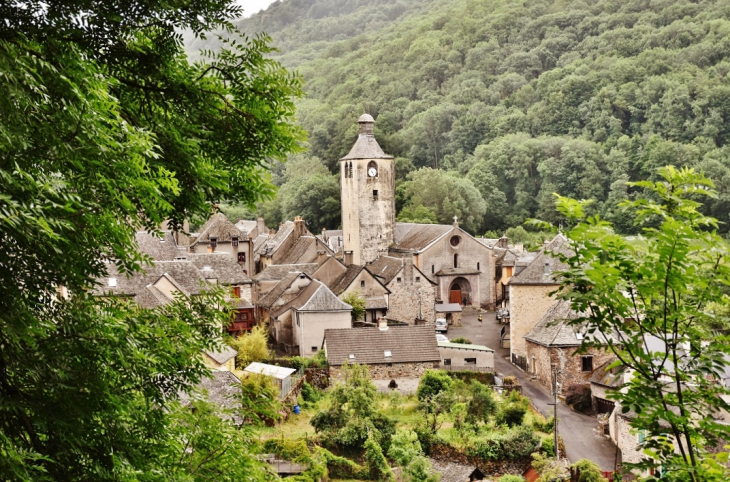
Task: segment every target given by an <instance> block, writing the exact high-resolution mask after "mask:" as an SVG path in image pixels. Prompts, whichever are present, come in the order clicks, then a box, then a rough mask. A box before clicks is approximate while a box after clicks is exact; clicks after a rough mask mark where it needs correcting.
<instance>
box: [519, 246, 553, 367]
mask: <svg viewBox="0 0 730 482" xmlns="http://www.w3.org/2000/svg"><path fill="white" fill-rule="evenodd" d="M566 245H567V239H566V238H565V237H564V236H563V235H562V234H558V235H557V236H556V237H555V238H554V239H553V240H552V241H551V242H550V243H549V244H548V245H547V246H545V248H544V249H543V250H542V251H541V252H540V253H539V254H537V255H536V256H535V258H534V259H533V260H532V261H531V262H530V264H528V265H527V267H525V268H524V269H522V270H521V271H519V272H518V273H516V274H514V275H513V276H512V277H511V279H510V280H509V298H510V324H509V331H510V334H509V340H510V354H511V356H512V363H516V364H518V365H520V366H522V368H523V370H527V368H526V366H527V361H526V360H527V359H526V356H527V352H526V346H525V339H524V336H525V335H526V334H527V333H529V332H530V330H532V329H533V328H534V327H535V325H537V323H538V322H539V321H540V319H541V318H542V317H543V316H544V315H545V313H546V312H547V310H548V309H549V308H550V307H551V306H552V305H553V304H554V303H555V298H554V296H552V295H550V293H551V292H553V291H555V290H556V289H557V288H558V286H560V281H559V280H558V279H557V278H556V276H555V272H557V271H559V270H563V269H565V268H566V266H565V265H564V264H563V263H561V262H560V259H559V258H558V257H557V256H555V255H554V253H557V252H560V251H561V250H564V249H565V247H566Z"/></svg>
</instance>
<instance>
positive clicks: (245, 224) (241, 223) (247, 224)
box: [236, 219, 258, 235]
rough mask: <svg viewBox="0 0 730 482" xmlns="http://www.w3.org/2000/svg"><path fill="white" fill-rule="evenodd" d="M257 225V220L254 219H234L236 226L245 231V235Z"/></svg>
mask: <svg viewBox="0 0 730 482" xmlns="http://www.w3.org/2000/svg"><path fill="white" fill-rule="evenodd" d="M257 226H258V222H257V221H255V220H254V221H250V220H248V219H239V220H238V221H236V227H237V228H238V230H239V231H241V232H242V233H245V234H246V235H249V234H251V232H252V231H253V230H254V229H256V227H257Z"/></svg>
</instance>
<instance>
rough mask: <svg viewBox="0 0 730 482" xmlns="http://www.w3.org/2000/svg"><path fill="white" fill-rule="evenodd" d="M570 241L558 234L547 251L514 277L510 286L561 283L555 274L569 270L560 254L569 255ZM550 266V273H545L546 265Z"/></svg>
mask: <svg viewBox="0 0 730 482" xmlns="http://www.w3.org/2000/svg"><path fill="white" fill-rule="evenodd" d="M570 252H571V251H570V249H569V247H568V240H567V239H566V238H565V237H564V236H563V235H562V234H558V235H557V236H556V237H555V239H553V240H552V241H551V242H550V244H548V245H547V246H546V247H545V249H544V250H543V251H542V252H541V253H540V254H538V255H537V256H535V259H534V260H532V262H531V263H530V264H528V265H527V267H525V269H523V270H522V271H520V272H519V273H517V274H516V275H514V276H512V278H510V280H509V284H514V285H558V284H560V281H558V279H557V278H556V276H555V273H556V272H558V271H562V270H565V269H567V267H568V266H567V265H566V264H564V263H562V262H561V261H560V258H559V257H558V256H557V255H558V254H569V253H570ZM546 264H547V265H548V267H549V270H548V273H545V265H546Z"/></svg>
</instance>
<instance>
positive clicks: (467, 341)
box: [449, 336, 471, 345]
mask: <svg viewBox="0 0 730 482" xmlns="http://www.w3.org/2000/svg"><path fill="white" fill-rule="evenodd" d="M449 341H450V342H451V343H460V344H462V345H471V340H470V339H469V338H464V337H463V336H460V337H458V338H454V339H453V340H449Z"/></svg>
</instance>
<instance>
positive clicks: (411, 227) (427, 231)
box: [395, 223, 454, 251]
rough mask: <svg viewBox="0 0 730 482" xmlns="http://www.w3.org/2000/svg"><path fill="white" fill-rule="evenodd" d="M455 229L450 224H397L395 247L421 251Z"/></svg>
mask: <svg viewBox="0 0 730 482" xmlns="http://www.w3.org/2000/svg"><path fill="white" fill-rule="evenodd" d="M452 229H454V227H453V226H451V225H450V224H415V223H395V245H396V247H398V248H400V249H411V250H416V251H420V250H422V249H424V248H425V247H427V246H429V245H430V244H431V243H433V242H434V241H436V240H437V239H439V238H441V237H443V236H445V235H446V234H447V233H448V232H450V231H451V230H452Z"/></svg>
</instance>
